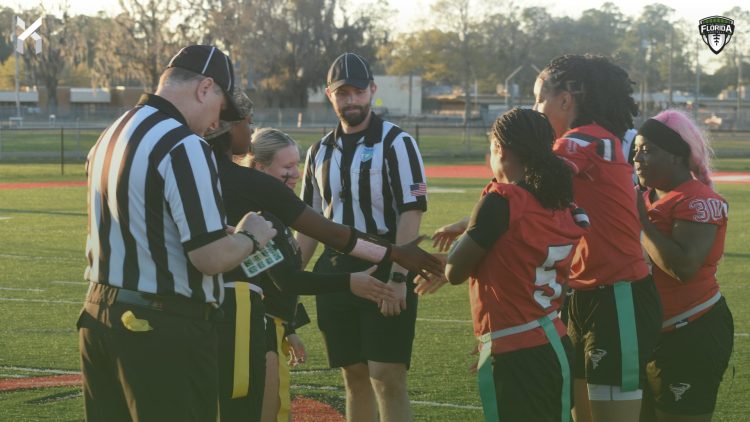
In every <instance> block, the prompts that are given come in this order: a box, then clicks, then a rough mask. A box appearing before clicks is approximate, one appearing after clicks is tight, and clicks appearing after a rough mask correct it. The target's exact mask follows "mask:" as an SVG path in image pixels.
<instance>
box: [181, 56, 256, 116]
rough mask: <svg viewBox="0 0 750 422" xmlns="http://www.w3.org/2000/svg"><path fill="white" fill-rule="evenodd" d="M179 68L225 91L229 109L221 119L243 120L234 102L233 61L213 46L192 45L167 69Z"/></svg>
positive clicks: (223, 112)
mask: <svg viewBox="0 0 750 422" xmlns="http://www.w3.org/2000/svg"><path fill="white" fill-rule="evenodd" d="M170 67H179V68H181V69H185V70H189V71H191V72H195V73H198V74H200V75H203V76H207V77H210V78H212V79H213V80H214V82H216V84H218V85H219V86H220V87H221V90H222V91H224V97H225V98H226V100H227V107H226V109H225V110H223V111H222V112H221V119H222V120H227V121H233V120H241V119H242V117H241V116H240V112H239V107H238V106H237V104H236V103H235V101H234V96H233V95H232V90H233V89H234V66H232V60H231V59H230V58H229V57H228V56H227V55H226V54H224V52H222V51H221V50H219V49H218V48H216V47H214V46H212V45H191V46H188V47H185V48H183V49H182V50H180V51H179V52H178V53H177V54H175V56H174V57H172V60H170V61H169V64H168V65H167V69H169V68H170Z"/></svg>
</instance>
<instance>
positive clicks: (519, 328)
mask: <svg viewBox="0 0 750 422" xmlns="http://www.w3.org/2000/svg"><path fill="white" fill-rule="evenodd" d="M547 318H549V319H550V321H554V320H555V318H557V311H554V312H550V313H549V315H547ZM541 326H542V324H541V323H540V322H539V320H537V319H535V320H533V321H529V322H527V323H525V324H521V325H515V326H513V327H508V328H503V329H502V330H497V331H493V332H491V333H486V334H482V335H481V336H479V337H478V338H477V340H479V341H481V342H482V343H487V342H489V341H492V340H497V339H499V338H502V337H507V336H511V335H513V334H520V333H525V332H526V331H531V330H533V329H534V328H537V327H541Z"/></svg>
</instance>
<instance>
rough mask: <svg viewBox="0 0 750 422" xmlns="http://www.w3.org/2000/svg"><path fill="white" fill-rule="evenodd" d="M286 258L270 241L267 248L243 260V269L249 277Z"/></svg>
mask: <svg viewBox="0 0 750 422" xmlns="http://www.w3.org/2000/svg"><path fill="white" fill-rule="evenodd" d="M283 260H284V255H282V254H281V251H280V250H278V249H277V248H276V245H275V244H274V243H273V241H270V242H268V244H267V245H266V247H265V248H261V249H259V250H258V251H256V252H254V253H252V254H250V255H248V257H247V258H245V259H244V260H243V261H242V264H241V266H242V270H243V271H245V274H246V275H247V276H248V277H255V276H256V275H258V274H260V273H262V272H263V271H265V270H267V269H269V268H271V267H273V266H274V265H276V264H278V263H279V262H281V261H283Z"/></svg>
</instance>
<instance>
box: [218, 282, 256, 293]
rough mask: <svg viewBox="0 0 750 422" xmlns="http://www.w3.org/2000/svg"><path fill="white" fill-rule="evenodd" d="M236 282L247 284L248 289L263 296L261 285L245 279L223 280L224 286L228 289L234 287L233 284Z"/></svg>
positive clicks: (235, 284)
mask: <svg viewBox="0 0 750 422" xmlns="http://www.w3.org/2000/svg"><path fill="white" fill-rule="evenodd" d="M237 283H245V284H247V285H248V286H247V287H248V288H249V289H250V291H251V292H255V293H257V294H259V295H260V296H261V297H263V288H262V287H260V286H258V285H257V284H253V283H248V282H246V281H228V282H224V287H226V288H229V289H234V288H235V286H237Z"/></svg>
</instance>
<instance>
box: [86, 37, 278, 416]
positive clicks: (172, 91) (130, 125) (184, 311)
mask: <svg viewBox="0 0 750 422" xmlns="http://www.w3.org/2000/svg"><path fill="white" fill-rule="evenodd" d="M233 84H234V76H233V73H232V63H231V61H230V60H229V58H228V57H227V56H226V55H224V53H222V52H221V51H220V50H219V49H217V48H215V47H212V46H203V45H194V46H189V47H186V48H184V49H182V50H180V52H179V53H177V55H176V56H175V57H174V58H173V59H172V60H171V61H170V63H169V66H168V68H167V69H166V70H165V71H164V73H163V74H162V76H161V79H160V81H159V87H158V88H157V91H156V93H155V94H154V95H144V96H143V97H142V98H141V100H140V102H139V103H138V105H136V107H134V108H133V109H131V110H130V111H128V112H126V113H125V114H124V115H122V116H121V117H120V118H119V119H117V120H116V121H115V122H114V123H113V124H112V125H111V126H110V127H109V128H108V129H106V130H105V131H104V133H102V135H101V136H100V137H99V140H98V141H97V142H96V144H95V145H94V147H93V148H92V149H91V151H90V152H89V155H88V158H87V161H86V173H87V177H88V196H87V203H88V237H87V240H86V258H87V261H88V265H87V267H86V272H85V277H86V279H87V280H88V281H90V282H91V286H90V288H89V293H88V295H87V298H86V303H85V305H84V309H83V311H82V312H81V315H80V317H79V320H78V324H77V325H78V328H79V340H80V348H81V366H82V373H83V392H84V406H85V417H86V419H87V420H90V421H128V420H142V421H162V420H179V421H191V420H196V421H207V420H216V417H217V401H218V380H217V378H218V369H217V360H216V359H217V358H216V348H217V337H216V330H215V327H214V320H215V317H216V311H215V309H216V308H217V306H218V304H219V303H220V302H221V300H222V298H223V284H222V279H221V275H220V274H221V272H223V271H226V270H229V269H231V268H233V267H235V266H237V265H238V264H239V263H240V261H241V260H242V259H243V258H244V257H245V256H247V255H248V254H250V253H251V252H252V251H253V250H255V249H257V248H259V247H260V246H262V245H264V244H265V243H266V242H267V241H268V239H270V238H272V237H273V236H274V235H275V230H273V229H272V228H271V226H270V223H268V222H267V221H266V220H265V219H263V218H262V217H260V216H258V215H257V214H248V215H246V216H245V218H243V219H242V221H240V223H239V224H238V226H237V229H236V231H235V234H233V235H227V233H226V227H225V224H224V222H225V218H224V210H223V204H222V199H221V190H220V186H219V181H218V176H217V172H216V162H215V159H214V157H213V155H212V153H211V148H210V147H209V146H208V144H206V142H205V141H204V140H203V139H202V138H201V136H202V135H203V133H204V132H205V131H206V130H207V129H208V128H209V127H211V126H213V125H215V124H217V123H218V120H219V114H220V112H221V113H222V116H225V118H227V119H233V118H236V116H237V107H236V105H235V104H234V103H233V100H232V98H231V95H229V93H231V91H232V85H233ZM222 109H224V111H223V112H222V111H221V110H222Z"/></svg>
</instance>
